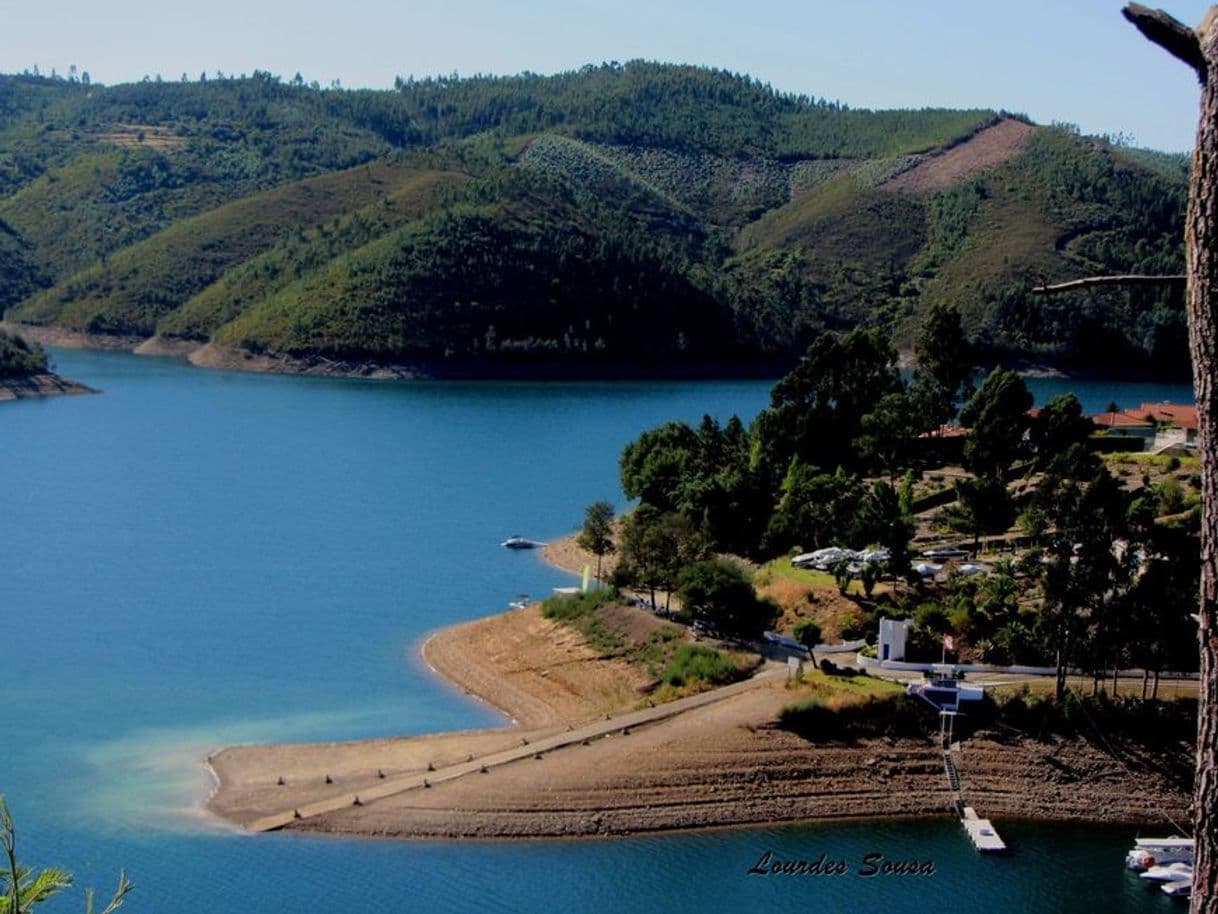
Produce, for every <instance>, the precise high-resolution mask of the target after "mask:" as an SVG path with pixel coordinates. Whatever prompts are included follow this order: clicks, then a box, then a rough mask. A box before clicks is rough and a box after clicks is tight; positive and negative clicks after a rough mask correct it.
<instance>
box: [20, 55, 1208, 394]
mask: <svg viewBox="0 0 1218 914" xmlns="http://www.w3.org/2000/svg"><path fill="white" fill-rule="evenodd" d="M1186 169H1187V164H1186V163H1185V162H1184V161H1183V160H1182V159H1181V158H1178V157H1171V156H1164V155H1160V154H1155V153H1149V152H1146V151H1142V150H1132V149H1126V148H1123V147H1119V146H1113V145H1111V144H1109V143H1108V142H1107V141H1104V140H1100V139H1095V138H1089V137H1081V136H1078V135H1076V134H1075V133H1073V132H1071V131H1070V130H1068V129H1063V128H1057V127H1054V128H1042V127H1036V126H1034V125H1031V124H1029V123H1028V122H1027V121H1026V119H1024V118H1021V117H1018V116H1011V115H1006V114H1003V113H999V112H996V111H950V110H939V109H927V110H921V111H878V112H873V111H863V110H853V109H850V108H848V107H847V106H845V105H842V104H840V103H837V102H830V101H826V100H823V99H816V98H812V97H805V96H792V95H786V94H781V93H777V92H775V91H773V90H772V89H770V88H769V87H768V86H765V85H762V84H760V83H758V82H756V81H755V80H752V79H750V78H748V77H743V76H737V75H733V74H730V73H726V72H723V71H717V70H710V69H703V68H696V67H688V66H671V65H663V64H653V63H642V62H633V63H629V64H625V65H618V64H605V65H601V66H596V67H585V68H584V69H582V70H580V71H576V72H571V73H565V74H560V75H558V76H552V77H541V76H535V75H531V74H523V75H520V76H514V77H473V78H467V79H460V78H456V77H452V78H443V79H430V80H399V81H398V83H397V85H396V86H395V88H394V89H393V90H385V91H343V90H341V89H335V88H331V89H322V88H320V87H317V86H315V85H313V86H310V85H306V84H305V82H304V80H303V79H300V78H296V79H292V80H289V81H284V80H281V79H278V78H276V77H272V76H271V75H269V74H265V73H255V74H254V75H253V76H252V77H248V78H246V77H241V78H232V77H228V78H216V77H209V76H206V75H203V74H200V75H199V76H198V77H195V76H193V75H192V76H190V77H185V76H184V78H183V79H182V80H180V81H173V82H165V81H160V80H148V81H145V82H142V83H139V84H134V85H123V86H113V87H102V86H98V85H96V84H89V83H88V82H87V80H86V79H85V78H84V77H82V78H75V77H73V79H70V80H66V79H48V78H44V77H38V76H32V75H20V76H0V308H4V309H6V311H5V316H6V318H7V320H8V321H9V322H10V323H13V324H23V325H26V327H27V330H28V332H30V333H32V334H35V335H37V333H38V332H39V330H38V328H39V327H42V328H48V329H54V330H55V331H56V332H61V331H63V330H68V331H74V332H79V333H82V334H91V335H93V337H94V338H95V339H96V337H98V336H99V335H104V336H113V337H119V338H122V339H133V340H135V341H136V342H138V340H140V339H144V338H149V337H157V338H158V339H161V340H165V341H168V342H170V343H172V344H173V345H174V346H175V347H178V348H183V349H188V348H190V346H201V345H204V344H207V343H210V344H211V347H210V350H211V351H213V352H214V351H217V350H224V351H231V352H232V353H235V354H240V353H242V352H246V353H257V354H259V355H260V356H263V357H264V359H263V363H264V364H266V362H267V359H269V360H271V362H273V361H274V360H275V359H277V358H280V357H283V358H284V359H290V360H291V361H290V364H291V365H292V367H293V368H294V369H299V368H300V367H301V366H302V365H303V366H308V365H314V364H324V365H326V366H331V367H332V368H333V370H336V371H367V370H371V369H375V368H383V367H393V366H399V367H403V368H406V369H409V370H417V371H424V372H431V373H436V374H444V373H452V374H475V373H495V372H497V371H500V370H505V371H507V370H510V371H511V372H513V373H522V372H523V373H528V372H530V371H531V370H536V371H537V372H538V373H550V372H554V371H560V372H564V373H571V374H580V373H584V372H591V371H601V370H608V369H611V368H612V367H613V366H618V367H621V368H623V369H626V368H630V367H633V368H634V369H636V370H639V371H643V372H647V373H669V372H686V371H712V372H717V371H752V370H755V371H771V370H773V369H774V368H775V367H776V366H782V365H784V364H790V363H791V362H792V361H793V360H794V359H795V358H796V357H797V355H798V354H799V353H801V352H802V351H803V350H804V348H805V347H806V345H807V343H808V341H809V340H810V339H811V338H812V337H814V336H815V335H816V333H817V332H818V331H819V330H821V329H823V328H841V327H848V326H853V325H857V324H864V325H874V326H879V327H882V328H883V329H884V330H885V331H886V332H892V333H894V334H895V335H896V338H897V339H898V340H899V341H900V340H903V339H907V338H908V334H909V328H910V327H912V326H914V325H915V324H916V322H917V320H918V318H919V317H920V315H922V314H923V313H925V312H926V310H927V309H928V308H929V307H930V305H932V304H935V303H948V304H952V305H955V306H957V307H958V308H959V309H960V311H961V313H962V314H963V315H964V319H965V326H966V328H967V330H968V332H969V334H970V335H971V336H972V337H973V338H974V340H975V342H977V343H978V344H979V346H980V347H981V348H982V349H983V350H986V351H988V352H989V353H990V354H991V355H992V356H993V357H996V358H1001V359H1005V360H1012V359H1025V360H1035V361H1044V362H1050V363H1060V364H1063V365H1067V366H1084V367H1098V368H1110V367H1112V366H1120V367H1121V368H1122V369H1137V370H1145V371H1150V372H1159V373H1165V372H1169V371H1178V370H1179V369H1180V367H1181V364H1182V362H1183V354H1184V351H1185V350H1184V348H1183V340H1184V330H1183V327H1184V323H1183V317H1182V313H1181V303H1180V301H1179V291H1178V290H1176V289H1173V288H1172V287H1168V286H1165V287H1164V288H1163V289H1154V288H1142V289H1139V290H1137V291H1134V292H1128V291H1119V290H1117V291H1113V290H1109V291H1107V292H1103V293H1087V294H1077V295H1070V296H1062V297H1054V298H1048V299H1046V298H1040V297H1035V296H1032V295H1030V294H1029V289H1030V288H1031V286H1033V285H1035V284H1037V283H1039V282H1041V281H1043V280H1045V279H1061V278H1069V277H1074V276H1081V275H1087V274H1090V273H1095V272H1117V271H1121V272H1123V271H1129V272H1135V271H1136V272H1149V273H1157V272H1163V273H1174V272H1179V271H1180V270H1181V268H1182V253H1183V252H1182V245H1181V243H1180V240H1179V239H1180V237H1181V225H1182V221H1181V220H1182V212H1183V206H1184V201H1185V193H1186V184H1185V182H1186V177H1187V174H1186ZM284 364H287V362H285V363H284Z"/></svg>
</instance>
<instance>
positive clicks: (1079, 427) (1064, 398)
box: [1028, 393, 1096, 477]
mask: <svg viewBox="0 0 1218 914" xmlns="http://www.w3.org/2000/svg"><path fill="white" fill-rule="evenodd" d="M1094 433H1095V426H1094V425H1093V424H1092V422H1091V420H1090V419H1088V418H1087V417H1086V416H1085V415H1083V407H1082V404H1081V403H1079V401H1078V397H1076V396H1075V395H1074V394H1072V393H1068V394H1059V395H1058V396H1056V397H1054V398H1053V399H1052V400H1050V401H1049V402H1048V403H1047V404H1045V406H1044V407H1043V408H1042V409H1041V410H1040V412H1039V413H1038V414H1037V416H1036V418H1035V419H1033V420H1032V421H1031V423H1030V427H1029V429H1028V439H1029V441H1030V442H1031V444H1032V449H1033V450H1034V451H1035V454H1036V466H1037V468H1038V469H1042V470H1046V469H1049V467H1050V465H1051V464H1053V463H1054V462H1057V463H1058V464H1059V467H1058V472H1059V473H1066V474H1069V475H1074V476H1076V477H1078V476H1084V475H1086V474H1087V473H1088V472H1091V471H1093V470H1094V468H1095V466H1096V463H1095V461H1094V459H1092V460H1087V459H1086V455H1088V454H1089V453H1090V452H1089V451H1088V450H1087V448H1086V445H1087V441H1088V440H1089V439H1090V438H1091V436H1092V435H1093V434H1094ZM1080 448H1081V450H1079V449H1080ZM1064 460H1065V461H1069V463H1068V464H1064V465H1063V464H1062V461H1064Z"/></svg>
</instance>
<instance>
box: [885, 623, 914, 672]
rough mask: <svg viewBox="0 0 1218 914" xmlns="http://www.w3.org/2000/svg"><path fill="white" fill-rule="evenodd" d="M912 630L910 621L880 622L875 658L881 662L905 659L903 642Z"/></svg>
mask: <svg viewBox="0 0 1218 914" xmlns="http://www.w3.org/2000/svg"><path fill="white" fill-rule="evenodd" d="M912 628H913V620H912V619H900V620H897V619H881V620H880V641H879V644H878V645H877V646H876V656H877V657H878V658H879V659H880V661H881V662H882V661H884V660H904V659H905V641H906V639H907V638H908V637H909V632H910V630H911V629H912Z"/></svg>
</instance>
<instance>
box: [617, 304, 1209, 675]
mask: <svg viewBox="0 0 1218 914" xmlns="http://www.w3.org/2000/svg"><path fill="white" fill-rule="evenodd" d="M963 340H964V337H963V334H962V332H961V327H960V316H959V314H958V313H957V312H956V311H955V310H953V309H950V308H946V307H936V308H934V309H932V311H931V313H930V314H929V315H928V317H927V319H926V321H925V323H924V325H923V327H922V331H921V333H920V335H919V338H918V344H917V350H916V364H915V367H914V370H913V372H912V375H911V376H910V377H909V378H908V380H907V379H905V378H903V377H902V375H901V374H900V373H899V372H898V371H897V368H896V359H895V353H894V352H893V351H892V349H891V347H890V346H889V344H888V343H887V341H886V340H884V339H883V337H881V336H880V335H879V334H878V333H877V332H876V331H874V330H866V329H856V330H852V331H850V332H848V333H838V334H833V333H825V334H823V335H821V336H820V337H818V338H817V339H816V340H815V341H814V342H813V343H812V345H811V346H810V347H809V349H808V353H807V355H806V356H805V358H804V360H803V361H802V362H801V363H800V364H799V365H798V366H797V367H796V368H795V369H794V370H793V371H791V372H790V373H789V374H787V375H786V376H785V377H784V378H782V380H780V381H779V382H778V384H777V385H776V386H775V387H774V390H773V393H772V397H771V404H770V406H769V407H768V408H767V409H766V410H763V411H762V413H761V414H760V415H759V416H758V417H757V419H756V420H755V421H754V422H753V424H752V425H751V427H747V428H746V427H745V426H744V424H743V423H742V422H741V421H740V420H739V419H737V418H735V417H733V418H732V419H730V420H729V421H728V422H727V423H725V424H723V425H720V423H718V422H716V421H715V420H713V419H711V418H709V417H706V418H704V419H703V420H702V422H701V424H700V425H699V426H697V427H696V428H695V427H692V426H689V425H687V424H685V423H682V422H670V423H667V424H665V425H663V426H660V427H658V428H655V429H652V430H650V431H647V432H644V433H643V434H642V435H641V436H640V437H639V438H638V439H636V440H635V441H634V442H632V443H630V444H629V445H628V446H627V447H626V448H625V450H624V451H623V453H622V457H621V463H620V469H621V480H622V489H623V491H624V492H625V494H626V495H627V496H628V497H629V498H637V499H638V500H639V502H640V505H639V507H638V508H637V509H636V510H635V511H634V512H633V513H632V514H631V515H630V516H629V517H628V518H627V519H626V520H625V522H624V527H623V535H622V538H621V541H620V543H619V550H620V558H621V561H620V564H619V568H618V581H619V583H621V584H624V585H630V586H634V587H637V588H640V589H642V590H651V591H653V593H654V591H655V590H664V591H672V590H676V591H677V592H678V593H681V592H682V587H683V585H685V584H686V582H687V580H688V575H689V574H690V573H691V571H690V569H697V572H696V573H697V574H698V575H699V576H700V580H702V581H703V582H706V581H714V582H716V586H717V587H719V588H720V589H722V590H724V592H731V591H732V587H729V586H728V585H729V583H730V581H731V580H734V578H735V577H738V576H739V572H738V570H736V569H735V567H734V566H730V565H728V566H725V567H715V568H714V570H713V572H712V570H711V566H712V565H714V564H715V563H714V560H712V559H711V558H710V557H711V556H713V555H715V554H717V553H724V552H727V553H737V554H740V555H744V556H748V557H750V558H753V559H758V560H766V559H769V558H772V557H773V556H775V555H781V554H784V553H789V552H790V551H792V550H796V549H798V550H805V551H807V550H812V549H816V548H819V547H822V546H828V545H835V546H843V547H849V548H854V549H860V548H864V547H884V548H885V549H887V550H888V561H887V563H886V565H885V566H884V567H882V568H877V567H876V566H873V565H870V564H868V565H867V566H866V570H867V571H868V572H869V574H868V575H867V578H868V580H867V581H866V582H865V583H866V584H867V587H866V591H867V593H868V595H870V592H871V587H872V586H873V585H874V583H875V579H876V578H877V577H878V576H879V575H881V574H887V575H890V576H893V577H905V578H906V579H907V580H908V582H909V584H910V587H909V588H907V589H905V590H904V591H902V592H901V593H900V594H896V595H891V594H890V595H888V596H887V597H886V600H887V603H886V605H885V606H884V607H883V612H884V614H886V615H889V616H898V617H899V616H902V615H907V616H912V617H913V618H914V619H915V621H916V623H917V626H916V631H917V635H916V637H915V648H917V647H918V646H919V644H920V646H921V648H922V649H923V650H924V651H925V652H926V653H928V654H930V653H932V651H933V654H934V655H936V656H937V654H938V647H937V645H938V644H939V640H940V639H941V637H942V635H943V634H944V633H947V632H953V633H955V634H956V635H957V636H958V638H959V640H960V642H961V644H962V645H963V646H964V649H965V650H967V651H969V652H970V654H971V655H972V656H975V657H977V658H978V659H980V660H983V661H989V662H996V663H1037V664H1050V665H1052V664H1056V665H1057V666H1058V668H1059V670H1060V671H1061V677H1064V671H1065V670H1066V669H1069V668H1083V669H1086V670H1090V671H1093V672H1094V673H1095V676H1096V683H1097V687H1098V685H1099V682H1100V677H1101V676H1102V675H1103V674H1104V672H1105V671H1111V670H1117V669H1120V668H1122V667H1128V666H1130V665H1137V666H1141V667H1143V668H1145V669H1147V670H1151V671H1158V670H1163V669H1166V668H1176V669H1180V668H1184V669H1187V668H1190V667H1192V666H1193V665H1194V664H1195V662H1196V659H1195V651H1193V650H1191V647H1192V645H1191V644H1190V637H1191V632H1192V627H1191V620H1190V618H1189V616H1188V613H1187V612H1184V611H1182V609H1181V607H1187V606H1189V605H1190V603H1191V600H1190V598H1189V595H1190V594H1192V593H1194V592H1195V591H1196V587H1197V577H1198V573H1199V572H1198V566H1197V562H1196V561H1195V559H1189V558H1188V556H1196V555H1197V552H1198V549H1197V544H1196V535H1195V518H1194V517H1191V516H1186V517H1184V518H1183V519H1182V521H1181V522H1168V523H1165V522H1163V521H1162V519H1163V518H1164V516H1165V515H1172V514H1176V513H1177V512H1179V510H1180V508H1181V501H1182V498H1181V493H1180V489H1179V485H1178V483H1175V481H1174V480H1168V482H1166V483H1163V484H1161V485H1159V486H1153V487H1152V486H1150V485H1149V478H1147V479H1146V480H1144V484H1143V486H1142V487H1141V488H1134V489H1133V490H1132V491H1130V490H1127V489H1126V487H1125V486H1124V485H1123V484H1122V483H1121V482H1120V481H1119V480H1118V479H1117V478H1116V477H1114V476H1113V475H1112V473H1111V472H1110V470H1109V469H1108V467H1107V466H1106V465H1105V463H1104V462H1103V461H1102V460H1101V459H1100V458H1099V457H1097V455H1096V453H1095V452H1094V450H1093V448H1092V447H1091V445H1090V439H1091V437H1092V435H1093V433H1094V431H1095V429H1094V426H1093V425H1092V423H1091V422H1090V420H1089V419H1088V418H1087V417H1086V416H1085V415H1084V414H1083V411H1082V408H1081V406H1080V404H1079V402H1078V400H1077V399H1076V398H1075V397H1074V396H1073V395H1072V394H1067V395H1063V396H1059V397H1057V398H1055V399H1054V400H1052V401H1051V402H1050V403H1048V404H1047V405H1046V406H1045V407H1043V408H1042V409H1040V410H1038V411H1032V410H1031V406H1032V397H1031V394H1030V392H1029V391H1028V389H1027V386H1026V385H1025V384H1024V382H1023V380H1022V378H1020V377H1019V376H1018V375H1017V374H1014V373H1013V372H1010V371H1007V370H1004V369H1002V368H995V369H994V370H993V371H991V372H990V373H989V374H988V375H986V376H985V378H984V380H983V381H982V382H981V384H980V385H979V386H976V387H974V385H973V379H974V377H975V368H974V354H973V352H971V351H970V349H969V347H968V346H967V345H966V344H965V343H964V342H963ZM957 417H958V418H959V421H960V422H961V424H962V425H963V426H964V427H965V428H966V433H965V436H964V440H963V447H962V455H963V463H964V466H965V468H966V469H967V470H968V471H969V472H970V476H969V477H967V478H965V479H963V480H961V481H960V482H958V483H957V484H956V486H955V491H954V495H955V501H954V503H952V504H951V505H950V506H949V507H947V508H946V509H945V510H944V511H943V513H942V520H943V522H945V523H947V524H949V525H951V526H954V527H955V528H956V529H958V530H959V531H960V532H961V533H964V534H968V535H971V536H972V538H973V540H974V543H976V542H977V541H978V540H979V539H980V537H981V536H982V535H984V534H1003V533H1006V532H1007V531H1008V530H1009V529H1011V527H1012V526H1013V525H1014V524H1015V523H1016V520H1017V519H1018V522H1019V526H1020V528H1021V533H1020V536H1022V537H1023V539H1024V541H1025V542H1027V543H1030V544H1031V545H1030V547H1029V548H1028V549H1026V551H1025V552H1024V554H1023V556H1022V558H1021V560H1020V561H1019V562H1018V564H1008V565H1005V566H1003V567H1001V568H999V569H998V570H997V571H996V572H995V573H993V574H991V575H988V576H985V577H984V578H981V579H975V580H974V579H967V578H961V579H959V580H957V581H954V582H953V583H951V584H950V585H949V586H948V588H947V590H946V591H945V590H943V589H942V588H941V587H936V586H934V585H929V586H928V585H926V584H923V583H922V582H921V580H920V579H919V578H918V577H917V576H916V575H913V574H912V573H911V569H910V540H911V538H912V536H913V533H914V523H913V517H912V515H913V513H914V510H915V498H914V493H913V488H914V482H915V479H916V477H917V476H918V475H919V474H921V473H922V472H923V471H924V470H925V469H926V461H927V459H928V455H930V454H933V453H934V445H935V443H936V435H937V433H938V432H939V430H940V429H941V428H942V427H943V426H944V425H945V424H946V423H950V422H953V421H955V420H956V419H957ZM1016 478H1018V479H1022V480H1026V481H1027V482H1028V483H1031V484H1030V485H1026V486H1023V487H1021V488H1020V494H1019V495H1018V496H1016V495H1014V494H1012V489H1011V488H1009V486H1008V484H1009V483H1010V482H1011V481H1012V480H1014V479H1016ZM708 562H709V563H710V564H708ZM843 574H845V575H846V577H845V581H848V580H849V575H848V573H846V572H844V571H843ZM733 586H734V587H737V586H738V588H739V591H740V595H739V596H738V597H737V598H735V602H734V604H733V605H734V607H735V608H734V610H733V612H727V611H725V610H723V609H722V608H719V609H716V611H715V615H716V617H717V618H720V619H724V620H726V621H725V623H724V624H723V625H721V626H720V627H724V628H726V629H727V630H731V631H733V632H744V631H746V630H747V631H752V632H754V633H755V632H756V631H759V630H760V629H758V628H757V626H764V624H768V623H769V622H770V621H771V619H772V608H770V607H766V606H764V605H758V604H756V603H753V604H747V603H746V602H745V601H744V598H743V592H744V590H745V588H744V587H743V586H742V585H739V584H738V582H737V584H733ZM844 591H845V587H844V582H843V592H844ZM702 595H703V591H702V590H698V591H696V592H695V593H694V594H693V595H692V599H693V600H694V603H693V605H694V606H697V605H698V604H699V600H701V599H702V598H703V597H702ZM733 613H736V614H739V613H748V614H749V618H751V619H752V620H753V624H752V625H746V624H744V623H743V622H742V621H741V618H740V617H738V615H734V614H733ZM1061 677H1059V681H1060V682H1061V683H1062V685H1063V686H1064V678H1061Z"/></svg>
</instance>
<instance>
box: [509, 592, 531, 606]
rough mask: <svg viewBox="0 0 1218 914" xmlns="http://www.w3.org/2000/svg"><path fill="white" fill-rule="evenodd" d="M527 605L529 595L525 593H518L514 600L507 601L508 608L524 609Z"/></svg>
mask: <svg viewBox="0 0 1218 914" xmlns="http://www.w3.org/2000/svg"><path fill="white" fill-rule="evenodd" d="M528 605H529V595H528V594H527V593H518V594H516V599H515V600H510V601H508V609H524V608H525V607H526V606H528Z"/></svg>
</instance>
